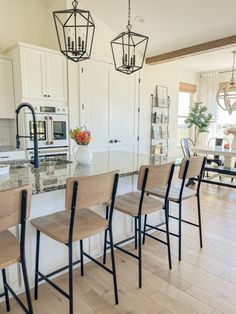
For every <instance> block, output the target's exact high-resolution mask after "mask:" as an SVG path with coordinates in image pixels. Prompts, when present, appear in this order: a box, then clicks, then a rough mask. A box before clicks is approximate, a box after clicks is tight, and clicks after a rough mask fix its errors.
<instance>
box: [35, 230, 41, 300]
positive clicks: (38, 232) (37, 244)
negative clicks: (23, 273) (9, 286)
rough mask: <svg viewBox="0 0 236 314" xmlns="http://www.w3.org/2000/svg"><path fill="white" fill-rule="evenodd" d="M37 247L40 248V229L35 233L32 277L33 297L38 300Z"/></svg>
mask: <svg viewBox="0 0 236 314" xmlns="http://www.w3.org/2000/svg"><path fill="white" fill-rule="evenodd" d="M39 249H40V231H39V230H37V235H36V259H35V277H34V299H35V300H38V271H39Z"/></svg>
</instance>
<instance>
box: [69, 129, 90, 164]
mask: <svg viewBox="0 0 236 314" xmlns="http://www.w3.org/2000/svg"><path fill="white" fill-rule="evenodd" d="M70 137H71V138H72V139H73V140H74V141H75V142H76V144H77V145H76V146H74V147H73V153H74V156H75V159H76V160H77V162H79V163H80V164H86V165H88V164H90V163H91V162H92V159H93V154H92V151H91V149H90V148H89V147H88V145H89V143H90V142H91V140H92V137H91V133H90V131H89V130H87V129H86V127H83V128H78V127H77V128H74V129H72V130H70Z"/></svg>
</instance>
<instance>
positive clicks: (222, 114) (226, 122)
mask: <svg viewBox="0 0 236 314" xmlns="http://www.w3.org/2000/svg"><path fill="white" fill-rule="evenodd" d="M232 126H233V127H236V111H234V112H233V113H232V114H231V115H229V113H228V112H227V111H225V110H223V109H221V108H220V107H219V106H218V107H217V116H216V121H215V123H213V124H212V130H211V131H212V134H209V135H210V136H209V138H212V137H219V138H228V140H229V141H231V140H232V135H228V136H227V135H225V134H224V132H225V130H226V129H228V128H230V127H232Z"/></svg>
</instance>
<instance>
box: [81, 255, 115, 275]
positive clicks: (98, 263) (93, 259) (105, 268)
mask: <svg viewBox="0 0 236 314" xmlns="http://www.w3.org/2000/svg"><path fill="white" fill-rule="evenodd" d="M83 255H84V256H86V257H87V258H89V259H90V260H91V261H92V262H94V263H95V264H97V265H98V266H100V267H102V268H103V269H104V270H106V271H107V272H108V273H110V274H111V275H113V271H112V270H111V269H110V268H108V267H106V266H105V265H103V264H102V263H100V262H99V261H97V260H96V259H95V258H93V257H92V256H90V255H89V254H87V253H85V252H83Z"/></svg>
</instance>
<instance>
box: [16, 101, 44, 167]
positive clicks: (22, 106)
mask: <svg viewBox="0 0 236 314" xmlns="http://www.w3.org/2000/svg"><path fill="white" fill-rule="evenodd" d="M24 107H27V108H28V109H29V110H30V111H31V113H32V117H33V129H34V168H39V151H38V132H37V124H36V117H35V113H34V108H33V107H32V105H30V104H28V103H22V104H20V105H19V106H18V107H17V109H16V148H17V149H19V148H20V138H29V137H30V136H22V135H19V122H18V118H19V117H18V115H19V113H20V111H21V109H22V108H24Z"/></svg>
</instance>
